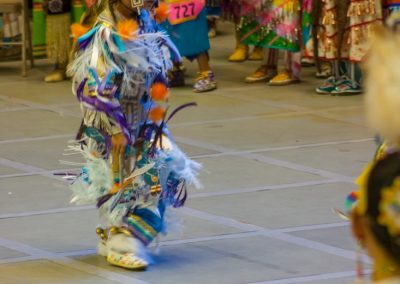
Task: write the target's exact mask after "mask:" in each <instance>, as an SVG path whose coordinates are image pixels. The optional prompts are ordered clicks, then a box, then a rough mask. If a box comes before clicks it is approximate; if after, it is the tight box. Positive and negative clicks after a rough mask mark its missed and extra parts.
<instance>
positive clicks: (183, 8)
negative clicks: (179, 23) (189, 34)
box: [174, 3, 195, 19]
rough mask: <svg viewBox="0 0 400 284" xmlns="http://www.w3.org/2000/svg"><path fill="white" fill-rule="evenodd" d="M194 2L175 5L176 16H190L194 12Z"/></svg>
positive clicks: (179, 17)
mask: <svg viewBox="0 0 400 284" xmlns="http://www.w3.org/2000/svg"><path fill="white" fill-rule="evenodd" d="M194 7H195V5H194V3H188V4H182V5H180V6H175V7H174V8H175V10H176V16H177V18H178V19H181V18H189V17H192V16H193V15H194V13H195V11H194Z"/></svg>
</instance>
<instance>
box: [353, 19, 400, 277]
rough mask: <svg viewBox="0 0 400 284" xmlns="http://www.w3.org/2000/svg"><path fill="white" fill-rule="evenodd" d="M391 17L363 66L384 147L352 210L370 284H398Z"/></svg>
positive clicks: (399, 116) (394, 26)
mask: <svg viewBox="0 0 400 284" xmlns="http://www.w3.org/2000/svg"><path fill="white" fill-rule="evenodd" d="M387 15H389V17H388V19H387V20H386V24H387V27H388V28H384V27H382V26H377V27H376V28H374V31H375V32H374V33H372V34H371V35H370V36H371V37H372V41H369V42H370V43H371V47H370V48H369V53H368V58H367V60H366V64H365V66H366V69H367V72H366V76H365V77H366V78H365V79H366V82H365V89H366V98H365V101H366V110H367V111H366V113H367V118H368V122H369V125H370V126H371V128H372V129H373V130H374V131H375V132H376V133H377V134H378V135H379V136H380V137H381V139H379V140H380V141H381V142H380V145H379V147H378V150H377V151H376V155H375V159H374V161H372V162H371V164H370V165H369V166H367V167H366V169H365V170H364V172H363V173H362V174H361V175H360V177H359V178H358V180H357V184H358V186H359V189H358V191H357V192H356V194H355V195H354V196H356V197H357V199H356V200H357V201H356V202H355V203H354V204H353V206H352V208H350V210H351V221H352V230H353V235H354V237H355V238H356V240H357V241H358V243H359V245H360V247H361V248H363V249H365V250H366V252H367V253H368V254H369V256H370V257H371V258H372V261H373V272H372V275H371V280H372V283H380V284H390V283H400V223H399V217H400V152H399V150H400V130H399V129H400V113H399V111H398V109H399V107H400V97H399V95H398V94H399V92H400V83H399V82H400V81H399V79H400V73H399V71H398V66H399V64H400V56H399V53H398V50H399V48H400V35H399V34H398V33H397V31H398V26H399V23H400V18H399V14H398V13H397V12H394V13H392V14H391V15H390V13H389V14H387ZM357 267H358V269H357V270H358V282H357V283H364V282H363V281H364V279H363V278H364V275H363V271H362V261H361V259H358V261H357ZM368 283H369V282H368Z"/></svg>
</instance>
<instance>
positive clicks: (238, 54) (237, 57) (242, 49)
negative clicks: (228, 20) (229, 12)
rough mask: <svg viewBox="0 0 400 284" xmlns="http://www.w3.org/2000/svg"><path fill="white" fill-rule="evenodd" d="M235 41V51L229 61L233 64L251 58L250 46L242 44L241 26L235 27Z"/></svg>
mask: <svg viewBox="0 0 400 284" xmlns="http://www.w3.org/2000/svg"><path fill="white" fill-rule="evenodd" d="M235 40H236V47H235V50H234V51H233V52H232V54H231V55H230V56H229V58H228V60H229V61H231V62H243V61H245V60H246V59H247V58H248V56H249V46H248V45H246V44H244V43H241V42H240V31H239V25H235Z"/></svg>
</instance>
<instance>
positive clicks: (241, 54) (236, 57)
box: [221, 0, 264, 62]
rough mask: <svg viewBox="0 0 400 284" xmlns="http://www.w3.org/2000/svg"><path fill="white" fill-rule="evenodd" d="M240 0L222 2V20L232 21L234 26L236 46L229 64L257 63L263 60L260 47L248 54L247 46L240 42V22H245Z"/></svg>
mask: <svg viewBox="0 0 400 284" xmlns="http://www.w3.org/2000/svg"><path fill="white" fill-rule="evenodd" d="M241 2H242V0H222V1H221V13H222V18H223V19H224V20H229V21H232V22H233V23H234V24H235V39H236V46H235V49H234V51H233V52H232V53H231V55H230V56H229V58H228V60H229V61H231V62H243V61H246V60H251V61H259V60H262V59H263V56H264V55H263V50H262V48H261V47H258V46H255V47H254V48H253V51H252V52H250V47H249V45H247V44H245V43H243V42H241V38H240V33H241V28H242V25H241V21H243V20H245V18H244V13H243V7H242V6H243V4H242V3H241Z"/></svg>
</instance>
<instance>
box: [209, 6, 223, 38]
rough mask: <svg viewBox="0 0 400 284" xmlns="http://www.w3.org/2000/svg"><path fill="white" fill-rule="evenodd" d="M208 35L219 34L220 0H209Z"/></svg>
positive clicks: (214, 35)
mask: <svg viewBox="0 0 400 284" xmlns="http://www.w3.org/2000/svg"><path fill="white" fill-rule="evenodd" d="M206 3H207V22H208V37H210V38H213V37H216V36H217V28H218V27H217V23H218V20H219V17H220V14H221V7H220V0H207V1H206Z"/></svg>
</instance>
